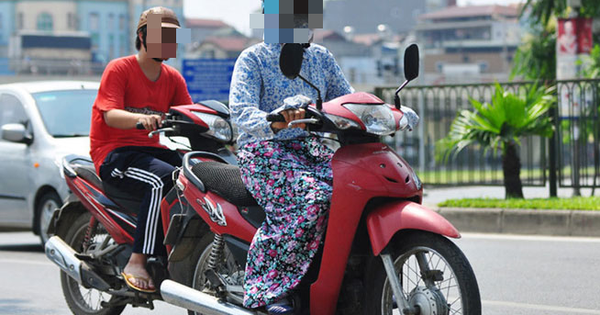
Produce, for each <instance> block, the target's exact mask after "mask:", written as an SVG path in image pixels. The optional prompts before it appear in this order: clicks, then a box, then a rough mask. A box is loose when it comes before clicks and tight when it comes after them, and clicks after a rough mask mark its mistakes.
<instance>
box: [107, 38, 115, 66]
mask: <svg viewBox="0 0 600 315" xmlns="http://www.w3.org/2000/svg"><path fill="white" fill-rule="evenodd" d="M114 58H115V36H114V35H113V34H110V35H108V59H109V60H113V59H114Z"/></svg>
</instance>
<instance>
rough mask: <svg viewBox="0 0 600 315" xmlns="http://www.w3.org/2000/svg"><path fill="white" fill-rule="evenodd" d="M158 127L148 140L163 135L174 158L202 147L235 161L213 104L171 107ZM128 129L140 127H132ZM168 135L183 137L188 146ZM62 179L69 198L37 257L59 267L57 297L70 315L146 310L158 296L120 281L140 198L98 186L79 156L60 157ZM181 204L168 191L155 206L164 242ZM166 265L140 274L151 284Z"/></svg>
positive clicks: (224, 120) (225, 123)
mask: <svg viewBox="0 0 600 315" xmlns="http://www.w3.org/2000/svg"><path fill="white" fill-rule="evenodd" d="M162 126H163V127H162V128H161V129H158V130H155V131H152V132H151V133H149V136H150V137H153V136H157V135H159V134H164V135H165V136H167V137H169V138H171V139H173V140H174V142H179V143H180V144H182V145H183V146H184V147H186V146H187V147H188V148H189V149H185V150H182V151H181V153H182V154H183V153H185V152H188V151H189V150H200V149H202V150H205V151H206V154H208V155H211V156H214V158H215V159H217V158H218V159H219V161H227V162H228V163H235V162H236V159H235V156H234V155H233V154H232V153H231V151H230V150H229V149H228V148H227V145H229V144H232V139H233V130H232V127H231V124H230V123H229V109H228V108H227V107H226V106H225V105H223V104H221V103H219V102H216V101H204V102H202V103H198V104H193V105H183V106H175V107H171V108H170V110H169V112H168V113H167V114H166V119H165V120H164V121H163V123H162ZM136 128H137V129H144V127H143V126H142V125H140V124H138V125H137V126H136ZM173 137H183V138H185V139H187V140H188V142H189V144H185V143H181V142H180V141H182V140H181V138H173ZM62 173H63V176H64V179H65V180H66V182H67V185H68V187H69V189H70V190H71V191H72V192H73V194H71V196H70V197H69V199H68V200H67V201H66V202H65V204H64V205H63V207H61V208H60V209H58V210H57V211H55V212H54V214H53V216H52V219H51V222H50V225H49V230H48V233H49V234H51V235H54V236H52V237H51V238H50V239H49V240H48V242H47V243H46V245H45V252H46V256H47V257H48V258H49V259H50V260H51V261H52V262H54V263H55V264H57V265H58V266H59V267H60V269H61V276H60V278H61V286H62V291H63V293H64V296H65V300H66V302H67V305H68V306H69V308H70V309H71V311H72V312H73V314H78V315H79V314H87V315H89V314H120V313H121V312H122V310H123V309H124V308H125V307H126V306H127V305H128V304H130V305H133V306H136V307H146V308H150V309H153V308H154V303H153V302H154V301H155V300H162V298H161V296H160V293H158V292H157V293H141V292H138V291H133V290H131V289H129V288H128V287H127V286H126V285H125V284H124V282H123V279H122V277H121V276H120V273H121V271H122V270H123V268H124V267H125V265H126V264H127V261H128V260H129V257H130V255H131V251H132V246H133V235H134V232H135V227H136V223H137V218H136V213H137V210H138V209H139V208H140V204H141V200H139V199H136V198H135V197H132V196H130V195H127V194H125V193H122V192H120V191H119V190H118V189H116V188H114V187H112V186H110V185H108V184H107V183H103V182H102V180H101V179H100V178H99V176H98V175H97V174H96V170H95V168H94V165H93V163H92V161H91V160H89V158H87V157H82V156H76V155H70V156H67V157H65V159H64V160H63V167H62ZM175 173H177V170H176V171H175ZM109 196H110V197H109ZM182 205H185V201H182V200H180V199H179V198H178V195H177V193H176V190H175V189H172V190H171V191H170V192H168V193H167V194H166V196H165V197H164V198H163V199H162V200H161V211H162V217H161V220H162V224H163V227H167V228H170V230H167V229H164V234H165V235H166V240H167V242H168V240H169V239H170V238H173V236H174V235H177V233H178V231H177V229H176V228H177V226H175V225H174V226H170V223H173V224H175V223H176V222H177V221H176V220H174V219H172V217H171V215H174V214H177V213H180V212H181V211H183V209H184V208H183V207H182ZM175 219H176V218H175ZM201 231H202V230H201V229H198V233H200V232H201ZM197 236H201V235H197ZM185 244H187V243H185V242H180V243H179V245H178V246H186V245H185ZM171 249H172V246H169V250H171ZM171 259H172V261H173V263H172V264H173V266H175V267H177V269H185V268H187V267H184V268H180V267H178V266H179V264H178V263H177V262H176V261H175V260H177V259H176V257H175V256H173V255H172V257H171ZM167 265H168V261H167V260H166V259H165V258H164V257H156V258H150V259H149V260H148V271H149V273H150V274H151V276H152V278H153V279H154V281H155V283H156V284H157V285H158V284H160V282H161V281H162V280H164V279H166V278H167V277H170V275H169V272H168V266H167ZM173 279H175V280H178V281H185V279H183V278H177V277H175V278H173Z"/></svg>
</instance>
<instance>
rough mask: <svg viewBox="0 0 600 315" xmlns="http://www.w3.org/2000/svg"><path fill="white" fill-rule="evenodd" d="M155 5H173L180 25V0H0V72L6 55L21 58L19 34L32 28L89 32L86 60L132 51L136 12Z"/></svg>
mask: <svg viewBox="0 0 600 315" xmlns="http://www.w3.org/2000/svg"><path fill="white" fill-rule="evenodd" d="M158 5H162V6H166V7H169V8H171V9H173V10H174V11H175V12H176V13H177V15H178V16H179V18H180V20H181V24H182V25H184V20H183V1H182V0H102V1H100V0H0V72H2V69H1V68H2V64H3V63H8V61H7V60H8V59H6V58H9V57H12V58H25V57H24V56H23V55H22V54H20V53H21V51H20V50H21V48H20V47H19V44H18V43H19V42H20V39H19V36H21V34H31V33H32V32H33V33H36V34H39V35H46V36H70V35H76V36H89V38H90V41H91V48H90V52H91V58H90V59H91V60H89V61H92V62H96V63H100V64H106V63H107V62H108V61H110V60H112V59H114V58H118V57H121V56H126V55H129V54H132V53H134V52H135V45H134V43H135V28H136V26H137V22H138V19H139V16H140V14H141V13H142V11H143V10H145V9H146V8H149V7H153V6H158ZM180 52H181V56H183V52H184V50H183V47H180ZM2 58H4V59H2Z"/></svg>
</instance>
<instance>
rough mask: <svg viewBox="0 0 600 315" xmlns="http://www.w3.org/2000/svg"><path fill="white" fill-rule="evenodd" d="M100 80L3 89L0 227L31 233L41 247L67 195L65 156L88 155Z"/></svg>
mask: <svg viewBox="0 0 600 315" xmlns="http://www.w3.org/2000/svg"><path fill="white" fill-rule="evenodd" d="M99 85H100V84H99V83H98V82H87V81H44V82H26V83H12V84H4V85H0V129H1V131H0V132H1V137H0V138H1V139H0V228H2V229H3V230H32V231H33V232H34V233H35V234H37V235H39V236H40V239H41V241H42V243H45V242H46V240H47V239H48V235H47V233H46V229H47V225H48V223H49V222H50V219H51V217H52V214H53V212H54V210H55V209H56V208H59V207H60V206H61V205H62V203H63V200H65V198H67V197H68V195H69V189H68V187H67V185H66V183H65V180H64V177H63V176H62V158H63V157H64V156H66V155H69V154H78V155H83V156H88V157H89V148H90V145H89V142H90V141H89V137H88V135H89V130H90V122H91V115H92V105H93V103H94V100H95V99H96V95H97V94H98V88H99Z"/></svg>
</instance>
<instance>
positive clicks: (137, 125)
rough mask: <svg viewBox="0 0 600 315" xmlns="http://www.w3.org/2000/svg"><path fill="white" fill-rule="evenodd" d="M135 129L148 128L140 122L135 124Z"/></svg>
mask: <svg viewBox="0 0 600 315" xmlns="http://www.w3.org/2000/svg"><path fill="white" fill-rule="evenodd" d="M135 129H138V130H143V129H146V128H145V127H144V124H142V123H141V122H138V123H137V124H135Z"/></svg>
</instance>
